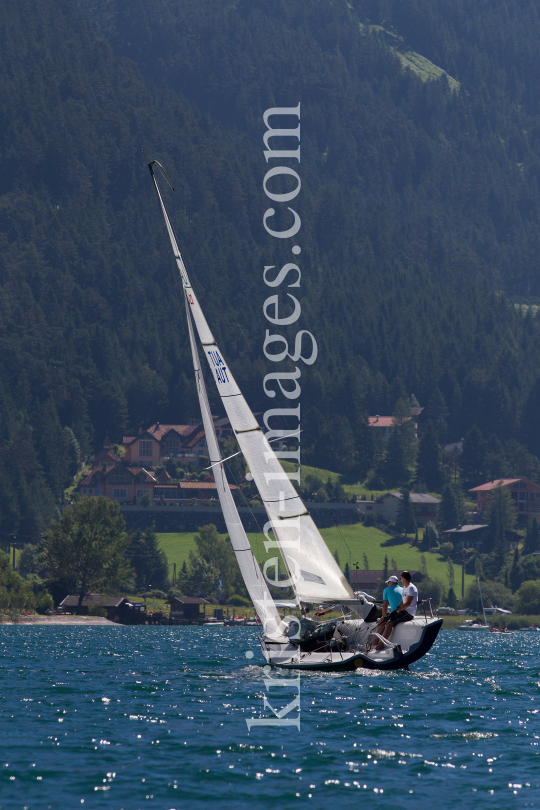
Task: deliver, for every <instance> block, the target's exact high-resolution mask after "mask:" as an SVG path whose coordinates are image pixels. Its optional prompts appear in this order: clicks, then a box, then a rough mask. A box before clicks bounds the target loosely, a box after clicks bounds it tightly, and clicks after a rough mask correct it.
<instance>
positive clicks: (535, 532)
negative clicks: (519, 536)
mask: <svg viewBox="0 0 540 810" xmlns="http://www.w3.org/2000/svg"><path fill="white" fill-rule="evenodd" d="M535 551H540V526H539V525H538V520H537V519H536V518H533V519H532V520H531V522H530V523H528V524H527V530H526V535H525V542H524V544H523V556H525V555H526V554H534V552H535Z"/></svg>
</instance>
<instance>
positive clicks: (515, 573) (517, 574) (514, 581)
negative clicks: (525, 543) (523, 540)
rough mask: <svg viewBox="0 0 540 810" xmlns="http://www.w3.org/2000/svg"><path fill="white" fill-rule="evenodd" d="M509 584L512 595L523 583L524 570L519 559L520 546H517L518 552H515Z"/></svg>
mask: <svg viewBox="0 0 540 810" xmlns="http://www.w3.org/2000/svg"><path fill="white" fill-rule="evenodd" d="M509 582H510V588H511V589H512V593H515V592H516V591H517V590H518V588H519V586H520V585H521V583H522V582H523V568H522V566H521V562H520V559H519V546H517V547H516V550H515V551H514V558H513V560H512V567H511V568H510V574H509Z"/></svg>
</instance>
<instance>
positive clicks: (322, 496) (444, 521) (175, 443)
mask: <svg viewBox="0 0 540 810" xmlns="http://www.w3.org/2000/svg"><path fill="white" fill-rule="evenodd" d="M431 413H432V417H433V409H431ZM425 414H426V409H425V408H422V407H421V406H419V405H411V406H410V411H409V412H408V413H404V409H403V404H402V406H401V415H400V414H397V415H396V414H394V415H393V416H391V417H387V416H381V415H376V416H373V417H368V418H366V420H365V424H366V426H367V427H368V430H369V432H370V433H371V435H372V437H373V438H372V447H373V449H374V459H375V461H376V462H377V459H378V469H377V468H376V467H375V468H373V470H372V472H371V473H370V475H368V478H367V479H366V481H365V482H364V483H363V484H359V483H357V484H354V483H352V482H351V477H350V476H346V475H339V474H337V475H336V474H335V473H329V472H328V471H326V472H325V471H323V470H317V469H315V468H308V469H307V472H306V473H305V474H304V476H303V483H302V486H301V487H300V491H301V494H302V496H303V498H304V500H305V501H306V503H307V504H308V508H309V509H310V511H311V512H312V514H316V521H317V522H318V524H319V525H320V526H331V525H332V522H333V523H335V514H334V512H335V510H336V509H337V508H341V511H340V512H339V514H340V520H341V521H343V520H345V522H346V523H348V524H350V526H349V528H350V530H353V528H354V526H355V525H356V526H357V529H356V532H357V536H358V540H357V542H355V543H354V545H353V549H354V555H355V556H359V555H360V554H361V553H362V552H361V548H362V539H361V538H362V532H364V531H366V530H368V531H369V528H368V527H373V529H372V531H377V532H378V533H379V535H380V538H381V540H380V542H381V543H383V541H384V538H385V537H386V538H388V537H390V538H392V537H394V538H399V537H400V536H401V537H402V541H401V542H403V543H406V544H407V543H408V544H409V545H408V547H409V548H410V549H411V552H410V554H409V556H410V559H411V560H412V559H417V558H416V557H411V555H412V554H413V551H412V549H415V551H414V554H416V553H420V554H421V555H426V554H427V555H428V557H429V559H431V558H433V559H435V555H437V558H438V559H440V560H444V561H446V562H445V565H447V568H448V572H449V573H447V575H446V576H444V580H443V581H442V582H441V581H440V580H439V584H437V583H435V584H433V583H432V580H431V579H430V576H429V572H428V570H427V563H426V562H423V563H422V566H421V567H422V568H423V569H424V570H423V571H422V570H420V568H417V581H418V582H419V583H420V582H421V581H424V590H425V591H426V589H427V591H430V593H432V594H433V598H434V600H435V601H436V602H437V603H439V604H440V603H441V602H442V601H444V602H447V603H449V604H451V606H452V607H455V608H456V607H459V605H460V604H461V606H462V607H463V606H464V604H465V603H466V601H467V599H466V597H467V594H466V587H465V583H466V582H469V583H470V581H471V575H472V574H474V573H478V572H480V576H481V578H482V580H485V581H486V582H487V583H488V590H489V587H491V586H490V585H489V583H491V582H493V583H494V585H493V589H494V590H493V589H492V590H493V595H492V596H491V601H492V602H496V601H498V602H501V604H500V605H499V606H500V607H504V606H505V605H506V606H508V605H511V606H513V607H514V606H515V604H516V597H515V596H514V594H516V593H517V592H518V591H519V588H520V587H521V584H522V583H523V582H524V581H526V578H527V577H528V576H531V577H532V578H533V580H536V578H537V573H538V575H539V576H540V571H537V568H536V559H538V561H539V562H540V557H538V558H536V557H535V555H536V554H537V552H540V540H538V539H537V536H538V523H537V518H538V516H539V515H540V484H539V483H537V481H535V480H531V479H529V478H528V477H526V476H519V475H517V476H505V475H502V476H500V477H499V476H494V477H493V478H492V479H491V480H485V477H484V479H482V478H481V477H480V476H481V475H482V463H481V458H480V456H481V451H482V446H481V444H482V443H481V442H479V441H478V437H477V436H476V435H475V431H474V430H473V431H472V432H470V433H468V434H467V435H466V437H465V438H463V439H461V440H459V441H456V442H453V443H449V444H447V445H445V446H442V445H440V444H439V442H438V439H437V433H436V430H435V428H434V424H435V423H436V420H434V419H433V418H431V419H429V418H426V415H425ZM215 428H216V433H217V435H218V438H219V441H220V443H221V444H222V445H224V446H225V445H226V446H227V448H229V449H230V448H231V447H232V444H231V443H232V442H233V438H232V430H231V426H230V424H229V422H228V420H227V418H220V419H216V420H215ZM473 444H476V445H477V446H476V447H474V448H473V451H474V452H472V451H471V445H473ZM478 445H480V447H478ZM396 448H397V449H396ZM276 449H278V450H279V449H287V448H286V446H285V444H284V443H281V445H280V447H279V448H276ZM207 452H208V449H207V445H206V441H205V437H204V431H203V430H202V426H201V425H200V424H188V425H182V424H160V423H158V422H156V423H154V424H151V425H150V426H149V427H147V428H145V429H143V428H141V429H140V430H139V432H138V434H137V435H135V436H133V435H131V436H129V435H128V436H124V438H123V443H122V445H114V446H111V444H110V442H109V440H108V439H105V441H104V444H103V447H102V449H101V450H100V451H99V452H98V453H97V454H96V455H95V457H94V458H93V460H92V462H91V463H90V464H88V465H86V467H85V469H84V470H83V471H82V473H80V474H79V476H78V481H77V483H76V487H75V489H74V490H73V489H72V495H75V496H79V497H81V498H92V497H95V496H105V497H106V498H108V499H110V500H111V501H113V502H116V503H118V504H119V505H120V507H121V509H122V512H123V514H124V516H125V517H126V519H127V520H128V526H129V525H130V521H133V520H134V517H133V515H134V514H135V513H133V512H130V510H131V509H133V508H137V509H139V510H140V509H142V510H143V515H146V517H145V518H141V517H140V515H141V513H140V512H137V513H136V514H137V515H139V517H137V520H138V521H139V522H138V523H137V524H136V525H139V526H143V525H145V526H151V525H156V524H158V525H162V524H161V523H160V521H161V520H162V519H163V518H164V516H165V515H168V514H169V513H170V509H171V508H173V507H176V508H179V509H182V510H184V509H191V510H195V513H194V514H196V510H197V509H200V508H203V509H204V508H208V507H209V506H212V507H214V508H215V509H217V510H218V512H219V505H218V502H217V492H216V484H215V482H214V478H213V476H212V475H211V474H210V471H209V470H208V469H205V468H207V467H208V466H209V459H208V456H207ZM484 453H485V456H486V459H485V460H487V462H488V464H487V465H486V464H484V469H485V471H486V472H487V471H488V469H489V464H490V463H491V464H492V465H493V458H492V457H490V456H489V453H487V450H486V449H485V448H484ZM278 454H279V452H278ZM392 454H395V456H396V458H397V460H398V463H399V461H400V459H401V463H402V471H401V472H402V476H401V479H400V476H399V469H398V468H397V465H396V467H395V468H394V469H393V470H392V467H391V463H389V460H391V457H392ZM471 455H473V456H474V455H476V458H474V457H473V459H472V464H471V459H470V456H471ZM411 462H412V463H411ZM286 466H287V465H286V464H285V467H286ZM471 466H472V467H473V472H472V475H471V472H470V468H471ZM396 470H397V474H396ZM389 471H390V472H389ZM245 473H246V469H245V465H244V464H243V462H242V461H241V460H237V462H236V466H235V469H234V483H230V484H229V485H230V487H231V491H232V492H233V496H234V497H235V500H236V501H237V504H238V505H239V507H240V508H241V510H242V508H244V509H245V510H246V511H247V509H248V508H251V509H252V510H253V509H257V508H259V509H260V507H261V504H260V502H259V501H258V500H257V493H256V492H255V491H254V489H253V487H252V485H251V484H250V483H249V481H248V479H247V478H246V475H245ZM385 475H386V477H387V479H390V480H394V481H396V483H398V488H397V489H392V488H391V487H390V488H388V489H387V490H386V491H384V490H383V491H381V490H380V488H373V489H371V490H370V480H371V486H373V487H374V486H375V485H378V486H380V483H384V480H385ZM325 477H326V481H325V480H324V479H325ZM392 477H393V478H392ZM427 483H429V484H430V485H431V486H430V490H431V491H426V488H427V487H426V484H427ZM434 484H435V485H436V487H434V486H433V485H434ZM467 484H475V485H474V486H467ZM415 485H417V486H418V485H419V486H418V488H416V487H415ZM345 507H346V508H347V510H348V511H347V512H345V511H343V510H344V509H345ZM156 508H157V511H155V510H156ZM314 510H315V512H314ZM495 513H496V514H495ZM178 514H180V513H178ZM182 514H184V512H182ZM324 515H327V516H328V517H326V518H325V517H324ZM330 516H332V518H333V521H332V519H331V518H330ZM210 517H211V519H212V520H213V521H214V522H216V523H218V525H220V524H219V521H217V519H216V518H217V513H216V517H213V518H212V516H210ZM172 519H173V520H174V517H173V518H172ZM206 519H209V518H208V516H205V515H203V514H202V513H201V520H206ZM243 519H245V518H243ZM246 519H247V518H246ZM141 520H142V521H143V522H142V523H141V522H140V521H141ZM182 521H184V522H185V519H184V518H178V525H181V523H182ZM325 521H326V522H325ZM132 525H135V523H133V524H132ZM163 525H164V526H165V525H167V526H170V525H171V523H170V522H168V523H166V524H163ZM167 531H170V530H169V529H167V530H166V531H165V534H163V535H160V536H163V537H165V536H167ZM171 536H172V535H171ZM179 536H180V535H179ZM327 542H328V543H329V546H330V548H331V551H334V550H335V553H336V555H337V553H338V552H337V548H336V549H333V548H332V541H329V540H327ZM383 544H384V543H383ZM334 545H335V546H336V547H337V546H338V545H339V546H340V548H341V554H342V555H343V552H344V548H343V546H342V545H341V544H340V543H339V542H336V541H335V540H334ZM416 550H418V551H416ZM350 555H351V551H350V548H349V551H348V556H349V560H348V561H347V560H346V559H343V563H342V567H343V569H344V571H345V575H346V577H347V578H348V579H349V581H350V582H351V584H353V585H354V586H355V587H358V588H359V589H363V590H365V591H366V592H373V593H376V592H378V589H379V588H380V586H381V577H382V576H383V575H386V574H385V571H386V572H387V571H388V570H390V569H389V568H388V566H389V565H390V562H391V561H390V559H388V555H386V557H385V558H384V559H385V567H384V569H383V568H381V569H378V568H373V569H370V568H368V567H366V566H367V565H368V559H367V555H366V554H364V555H363V556H364V562H365V566H364V567H362V566H361V565H359V564H358V563H355V565H354V566H353V565H352V558H351V556H350ZM531 555H532V556H531ZM378 556H379V555H377V557H378ZM390 557H392V555H391V554H390ZM372 559H373V557H372ZM422 559H423V558H422ZM175 560H176V561H175V563H174V571H175V572H177V566H178V571H179V569H180V567H181V566H184V568H185V567H186V562H188V559H187V557H184V558H183V559H180V557H178V556H176V555H175ZM392 560H393V558H392ZM404 563H405V561H404ZM408 564H409V567H414V566H412V564H410V563H408ZM524 564H525V567H524ZM170 565H172V563H170ZM430 565H431V567H432V569H433V564H430ZM452 566H456V568H457V571H458V572H459V571H460V570H462V575H461V582H460V581H456V580H455V575H454V574H452V573H451V571H452ZM538 568H539V569H540V566H538ZM396 570H397V569H396ZM465 572H466V573H465ZM177 577H178V574H177V573H174V574H173V577H172V580H174V581H176V580H177ZM448 577H450V579H449V580H448ZM237 585H238V588H237V589H238V590H240V591H241V590H242V588H241V586H240V585H239V584H238V583H237ZM195 590H197V589H196V588H195ZM199 590H200V589H199ZM427 591H426V592H427ZM200 595H204V596H209V595H211V594H210V593H209V592H206V591H205V592H204V593H203V594H200ZM487 598H488V600H489V599H490V596H489V595H488V597H487ZM505 600H506V601H505ZM503 602H504V604H502V603H503ZM539 612H540V603H539Z"/></svg>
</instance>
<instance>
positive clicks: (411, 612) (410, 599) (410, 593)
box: [375, 571, 418, 650]
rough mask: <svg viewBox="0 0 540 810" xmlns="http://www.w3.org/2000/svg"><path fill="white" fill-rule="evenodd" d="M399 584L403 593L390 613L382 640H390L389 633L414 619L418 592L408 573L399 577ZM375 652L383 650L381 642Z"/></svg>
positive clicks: (405, 572)
mask: <svg viewBox="0 0 540 810" xmlns="http://www.w3.org/2000/svg"><path fill="white" fill-rule="evenodd" d="M401 584H402V585H403V593H402V594H401V602H400V603H399V605H398V606H397V608H396V609H395V610H393V611H392V613H391V614H390V617H389V619H388V621H387V622H386V627H385V628H384V633H383V638H390V633H391V632H392V630H393V629H394V627H396V625H398V624H401V622H410V621H411V619H414V617H415V614H416V608H417V606H418V590H417V588H416V586H415V585H413V584H412V582H411V574H410V571H404V572H403V573H402V575H401ZM375 649H376V650H383V649H384V644H383V642H382V641H380V642H379V644H378V645H377V646H376V647H375Z"/></svg>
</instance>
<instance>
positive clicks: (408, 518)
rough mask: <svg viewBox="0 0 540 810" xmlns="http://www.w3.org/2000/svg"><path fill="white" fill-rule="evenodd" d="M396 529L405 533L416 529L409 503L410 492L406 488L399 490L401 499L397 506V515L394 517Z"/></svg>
mask: <svg viewBox="0 0 540 810" xmlns="http://www.w3.org/2000/svg"><path fill="white" fill-rule="evenodd" d="M396 529H397V530H398V531H399V532H403V534H405V535H407V534H409V532H415V531H416V520H415V519H414V513H413V508H412V503H411V493H410V492H409V490H408V489H402V490H401V499H400V502H399V507H398V515H397V519H396Z"/></svg>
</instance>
